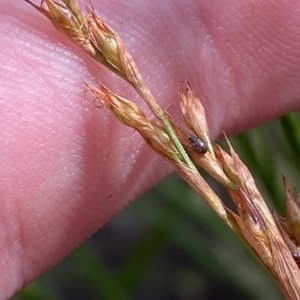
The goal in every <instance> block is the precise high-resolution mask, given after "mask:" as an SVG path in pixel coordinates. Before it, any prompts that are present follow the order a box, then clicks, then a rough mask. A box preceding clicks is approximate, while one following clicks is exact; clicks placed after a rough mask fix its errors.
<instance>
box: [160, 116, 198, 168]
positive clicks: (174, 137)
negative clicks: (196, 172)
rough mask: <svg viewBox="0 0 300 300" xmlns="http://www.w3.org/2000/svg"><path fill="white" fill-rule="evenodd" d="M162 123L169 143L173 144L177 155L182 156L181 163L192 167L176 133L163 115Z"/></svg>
mask: <svg viewBox="0 0 300 300" xmlns="http://www.w3.org/2000/svg"><path fill="white" fill-rule="evenodd" d="M162 122H163V123H164V125H165V128H166V130H167V133H168V135H169V137H170V139H171V141H172V142H173V144H174V146H175V147H176V149H177V151H178V152H179V154H180V155H181V156H182V159H183V161H184V162H185V163H186V164H187V165H188V166H189V167H194V164H193V163H192V161H191V160H190V158H189V156H188V155H187V153H186V152H185V150H184V148H183V146H182V145H181V143H180V141H179V139H178V137H177V135H176V133H175V132H174V129H173V127H172V125H171V123H170V121H169V119H168V117H167V116H166V115H165V114H164V115H163V117H162Z"/></svg>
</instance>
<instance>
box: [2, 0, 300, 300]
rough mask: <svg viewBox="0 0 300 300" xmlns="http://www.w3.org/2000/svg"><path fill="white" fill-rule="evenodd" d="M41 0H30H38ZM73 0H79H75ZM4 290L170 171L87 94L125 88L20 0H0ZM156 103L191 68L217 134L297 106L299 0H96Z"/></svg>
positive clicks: (166, 100) (172, 99)
mask: <svg viewBox="0 0 300 300" xmlns="http://www.w3.org/2000/svg"><path fill="white" fill-rule="evenodd" d="M35 3H36V4H38V3H37V2H35ZM81 3H83V2H81ZM0 4H1V5H0V37H1V47H0V94H1V96H0V102H1V111H0V124H1V134H0V145H1V147H0V169H1V174H0V191H1V193H0V195H1V198H0V201H1V204H0V205H1V206H0V207H1V209H0V265H1V267H0V278H1V280H0V295H1V296H0V299H6V298H8V297H10V296H12V295H13V294H14V293H16V292H17V291H18V290H19V289H20V288H21V287H22V286H23V285H24V284H26V283H28V282H30V281H32V280H33V279H35V278H36V277H38V276H39V275H40V274H41V273H43V272H45V271H46V270H47V269H49V268H50V267H51V266H53V265H55V264H56V263H58V262H59V261H60V260H62V259H63V258H64V257H65V256H66V255H68V254H69V253H70V251H72V250H73V249H74V248H75V247H76V246H77V245H79V244H80V243H81V242H83V241H84V240H85V239H87V238H88V237H89V236H90V235H91V234H92V233H94V232H95V231H97V230H98V229H99V228H101V227H102V226H103V225H104V224H105V223H107V222H108V221H109V220H110V219H111V218H112V217H113V216H114V215H115V214H117V213H118V212H120V211H121V210H122V209H123V208H124V207H125V206H126V205H128V204H129V203H130V202H131V201H132V200H134V199H136V198H137V197H138V196H139V195H141V194H142V193H144V192H145V191H147V190H148V189H149V188H151V187H152V186H153V185H155V184H156V183H158V182H159V181H160V180H161V179H162V178H164V177H165V176H166V175H167V174H169V173H170V172H172V171H173V168H172V166H171V165H169V164H168V163H167V162H165V161H164V160H163V159H162V158H160V157H158V155H157V154H155V153H154V152H152V151H151V149H150V148H149V147H148V146H147V145H146V144H145V143H144V142H143V140H142V139H141V138H140V137H139V135H138V133H137V132H134V131H133V130H132V129H128V128H125V127H124V126H123V125H121V124H120V123H118V122H117V121H116V119H115V118H114V117H113V116H112V114H111V113H110V112H109V111H107V110H106V109H102V110H99V109H98V108H96V107H95V106H94V105H93V97H91V96H89V95H87V97H86V99H84V98H83V93H82V91H83V89H84V86H83V84H82V78H83V79H84V80H86V81H88V82H92V83H94V84H97V81H98V79H100V80H101V82H102V83H105V84H106V85H108V86H109V87H110V88H111V89H113V90H114V91H116V92H118V93H119V94H121V95H122V96H126V97H127V98H129V99H131V100H133V101H135V102H136V103H138V104H140V105H141V106H142V107H143V108H145V105H144V104H143V103H142V101H141V99H139V97H138V96H136V95H135V93H134V91H133V90H132V88H131V87H129V86H128V84H126V83H125V82H123V81H122V80H121V79H119V78H117V77H116V76H112V75H111V73H110V72H109V71H107V70H105V69H104V67H101V66H98V64H97V63H96V62H95V61H93V60H92V59H91V58H90V57H88V56H87V55H86V54H85V53H84V52H83V51H81V50H80V49H79V48H78V47H77V46H76V45H74V44H72V43H71V42H69V41H68V40H67V39H66V38H65V37H64V36H62V35H61V34H60V33H58V32H57V31H56V30H55V29H54V28H53V26H52V25H51V23H50V22H49V21H48V20H47V19H46V18H45V17H44V16H43V15H42V14H40V13H38V12H37V11H35V10H34V9H33V7H31V6H29V5H28V4H27V3H25V2H23V1H15V0H11V1H8V0H0ZM93 5H94V7H95V9H96V10H97V11H98V12H99V15H100V16H101V17H103V18H104V20H106V21H108V23H109V24H110V25H111V26H112V28H114V30H116V32H118V33H119V34H120V36H121V37H122V38H123V40H124V41H125V43H126V44H127V46H128V49H129V50H130V52H131V53H132V55H133V57H134V58H135V60H136V62H137V65H138V67H139V69H140V71H141V72H142V74H143V76H144V77H145V79H146V81H147V82H148V83H149V86H150V89H151V90H152V91H153V93H154V95H155V96H156V97H157V99H158V101H159V102H160V103H161V105H162V106H163V107H164V108H165V109H167V108H168V107H170V106H171V107H170V108H169V110H168V111H169V112H170V113H172V114H173V115H174V116H175V117H176V118H177V117H180V110H179V107H178V100H177V90H178V85H179V86H180V82H181V81H182V80H188V81H189V82H190V84H191V86H192V87H193V89H194V90H195V91H196V92H197V94H198V96H199V97H200V98H201V100H202V102H203V103H204V106H205V108H206V111H207V115H208V121H209V127H210V131H211V136H212V138H213V139H215V138H216V137H218V136H220V134H221V133H222V132H223V131H225V132H226V133H227V134H229V135H230V134H233V133H237V132H240V131H243V130H246V129H248V128H250V127H253V126H255V125H258V124H260V123H263V122H265V121H268V120H270V119H272V118H275V117H278V116H280V115H282V114H285V113H287V112H290V111H292V110H296V109H298V108H299V106H300V97H299V95H300V32H299V31H300V1H292V0H287V1H283V0H278V1H268V0H264V1H255V0H252V1H250V0H227V1H221V0H214V1H209V0H206V1H204V0H198V1H191V0H189V1H180V0H175V1H159V0H151V1H146V0H144V1H141V0H131V1H113V0H111V1H105V0H103V1H102V0H101V1H100V0H98V1H96V0H94V1H93Z"/></svg>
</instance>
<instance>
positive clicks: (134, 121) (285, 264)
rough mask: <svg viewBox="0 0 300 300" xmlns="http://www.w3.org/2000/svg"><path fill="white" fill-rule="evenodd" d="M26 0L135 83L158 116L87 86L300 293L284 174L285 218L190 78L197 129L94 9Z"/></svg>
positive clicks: (295, 199) (294, 209)
mask: <svg viewBox="0 0 300 300" xmlns="http://www.w3.org/2000/svg"><path fill="white" fill-rule="evenodd" d="M25 1H26V2H28V3H30V4H31V5H32V6H33V7H34V8H36V9H37V10H38V11H39V12H41V13H43V14H44V15H45V16H46V17H47V18H48V19H50V21H51V22H52V23H53V24H54V26H55V28H57V29H58V30H59V31H60V32H62V33H63V34H65V35H66V36H67V37H68V38H69V39H70V40H72V41H73V42H75V43H76V44H77V45H79V46H80V47H81V48H82V49H84V50H85V51H86V52H87V53H88V54H89V55H90V56H92V57H93V58H95V59H96V60H97V61H98V62H100V63H102V64H103V65H105V66H106V67H108V68H109V69H110V70H112V71H113V72H114V73H116V74H118V75H119V76H121V77H122V78H123V79H125V80H126V81H128V82H129V83H130V84H131V85H132V86H133V87H134V88H135V89H136V91H137V92H138V93H139V95H140V96H141V97H142V98H143V100H144V101H145V102H146V104H147V105H148V106H149V108H150V109H151V111H152V112H153V114H154V115H155V116H156V117H157V120H156V121H153V120H150V119H149V118H147V117H146V115H145V114H144V113H143V111H142V110H141V109H140V108H139V107H138V106H137V105H136V104H135V103H133V102H131V101H129V100H127V99H125V98H123V97H121V96H119V95H117V94H115V93H113V92H112V91H110V90H109V89H108V88H106V87H104V86H103V85H101V86H100V88H96V87H94V86H92V85H91V84H88V83H85V85H86V91H89V92H91V93H93V94H94V95H95V96H96V98H97V99H98V100H99V101H100V102H101V103H103V105H104V106H106V107H107V108H108V109H110V110H111V111H112V112H113V114H114V115H115V116H116V118H117V119H118V120H119V121H120V122H121V123H123V124H124V125H126V126H130V127H132V128H134V129H135V130H137V131H138V132H139V133H140V135H141V136H142V137H143V138H144V140H145V141H146V142H147V143H148V145H149V146H150V147H151V148H152V149H153V150H154V151H155V152H156V153H158V154H159V155H161V156H162V157H163V158H164V159H166V160H167V161H168V162H170V163H172V164H173V165H174V166H175V168H176V170H177V171H178V173H179V174H180V175H181V176H182V177H183V179H184V180H185V181H186V182H188V183H189V184H190V185H191V186H192V187H193V188H194V189H195V190H196V191H197V192H198V193H199V194H200V195H201V197H202V198H203V199H204V200H205V201H206V202H207V203H208V204H209V205H210V206H211V208H212V209H213V210H214V211H215V212H216V213H217V214H218V216H219V217H220V218H222V219H223V220H224V221H225V222H226V224H227V225H228V226H229V227H230V228H231V229H232V230H233V231H234V232H235V233H236V234H237V235H238V236H239V237H240V238H241V239H242V240H243V241H244V242H245V243H246V245H247V246H248V247H249V248H250V249H251V250H252V251H253V252H254V253H255V255H256V256H257V257H258V258H259V260H260V261H261V262H262V264H263V265H264V266H265V267H266V268H267V269H268V270H269V271H270V273H271V274H272V276H273V277H274V279H275V280H276V282H277V283H278V285H279V286H280V287H281V290H282V292H283V293H284V295H285V296H286V298H287V299H291V300H294V299H300V271H299V267H298V265H300V253H299V252H298V247H299V244H300V200H299V196H294V195H293V194H292V192H291V188H290V187H289V186H288V184H287V182H286V180H285V184H286V193H287V195H286V198H287V210H288V214H287V219H286V220H280V218H279V217H278V216H277V215H276V214H275V213H271V212H270V210H269V208H268V207H267V205H266V203H265V201H264V199H263V197H262V196H261V194H260V192H259V191H258V189H257V187H256V185H255V181H254V179H253V177H252V176H251V174H250V172H249V170H248V168H247V167H246V166H245V165H244V164H243V163H242V161H241V160H240V158H239V156H238V155H237V154H236V153H235V151H234V150H233V149H232V147H231V146H230V154H229V153H227V152H225V151H224V150H223V149H221V148H220V147H219V146H218V145H216V144H213V143H212V142H211V140H210V136H209V130H208V126H207V121H206V114H205V110H204V107H203V106H202V104H201V102H200V100H199V99H198V98H197V97H196V95H195V93H194V92H193V91H192V89H191V87H190V86H189V85H188V84H187V83H186V91H185V92H179V98H180V104H181V109H182V112H183V115H184V119H185V123H186V125H187V127H188V129H189V130H190V131H192V132H193V134H191V133H189V132H188V130H187V129H185V128H182V127H181V126H179V125H178V124H177V123H176V122H175V120H173V118H172V117H171V116H169V115H168V114H167V113H166V112H164V111H163V109H162V108H161V107H160V106H159V104H158V103H157V101H156V99H155V98H154V96H153V95H152V93H151V92H150V90H149V88H148V86H147V84H146V83H145V81H144V80H143V78H142V76H141V73H140V72H139V70H138V68H137V66H136V64H135V62H134V60H133V58H132V56H131V55H130V53H129V51H128V50H127V48H126V46H125V45H124V43H123V41H122V40H121V38H120V37H119V36H118V35H117V34H116V33H115V32H114V31H113V30H112V29H111V28H110V27H109V26H108V25H107V24H106V23H105V22H104V21H103V20H101V19H100V18H99V17H98V16H97V15H96V13H95V12H94V11H93V10H88V14H87V15H86V16H83V14H82V13H81V11H80V8H79V6H78V4H77V2H76V1H75V0H63V3H64V5H61V4H59V3H57V2H55V1H51V0H43V1H42V3H41V6H37V5H35V4H33V3H32V2H30V1H29V0H25ZM192 160H193V161H194V162H195V163H196V164H198V165H199V166H201V167H202V168H203V169H205V170H206V171H207V172H208V173H209V174H210V175H211V176H213V177H214V178H215V179H216V180H217V181H218V182H220V183H221V184H222V185H223V186H224V187H225V188H226V189H227V190H228V192H229V194H230V196H231V198H232V200H233V202H234V203H235V205H236V208H237V213H235V212H233V211H231V210H230V209H229V208H228V207H226V205H225V204H224V203H223V202H222V201H221V199H220V198H219V197H218V196H217V195H216V193H215V192H214V191H213V190H212V189H211V187H210V186H209V185H208V184H207V182H206V181H205V180H204V179H203V177H202V176H201V175H200V173H199V172H198V170H197V168H196V167H195V165H194V164H193V162H192Z"/></svg>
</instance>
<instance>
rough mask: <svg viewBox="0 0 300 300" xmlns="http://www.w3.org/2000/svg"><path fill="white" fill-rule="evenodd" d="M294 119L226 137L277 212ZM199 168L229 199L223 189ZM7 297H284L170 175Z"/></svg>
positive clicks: (294, 172) (295, 161)
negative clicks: (49, 267) (39, 274)
mask: <svg viewBox="0 0 300 300" xmlns="http://www.w3.org/2000/svg"><path fill="white" fill-rule="evenodd" d="M299 125H300V122H299V114H297V113H293V114H290V115H288V116H284V117H282V118H281V119H278V120H276V121H273V122H271V123H269V124H266V125H264V126H262V127H259V128H256V129H253V130H251V131H249V132H247V133H243V134H240V135H238V136H235V137H233V138H231V139H230V141H231V143H232V144H233V146H234V148H235V150H236V151H237V152H238V154H239V155H240V157H241V158H242V160H243V161H244V162H245V163H246V164H247V166H248V167H249V169H250V171H251V172H252V174H253V176H254V178H255V179H256V181H257V184H258V186H259V188H260V190H261V191H262V193H263V195H264V196H265V199H266V200H267V201H268V203H269V205H270V206H271V207H272V208H276V210H277V211H279V212H280V213H281V214H282V215H284V214H285V205H284V189H283V183H282V174H283V173H284V174H285V175H287V176H288V179H289V181H290V183H291V184H292V185H295V186H296V187H297V185H298V182H299V170H300V162H299V153H300V131H299V128H300V126H299ZM220 143H221V145H223V146H225V147H226V144H225V142H224V141H220ZM203 175H204V176H205V178H206V179H207V181H209V183H210V184H211V185H212V186H213V188H214V189H215V190H216V192H217V193H218V194H219V195H220V196H221V197H222V199H224V201H225V202H226V203H228V205H229V206H230V205H231V204H230V199H228V196H227V194H226V192H225V191H224V190H223V189H222V188H220V187H219V185H218V184H217V183H216V182H215V181H213V180H212V179H211V178H209V177H208V176H207V175H206V174H203ZM13 299H14V300H23V299H26V300H30V299H46V300H54V299H55V300H69V299H72V300H76V299H90V300H93V299H105V300H115V299H138V300H140V299H141V300H148V299H149V300H150V299H151V300H152V299H158V300H165V299H168V300H169V299H170V300H171V299H172V300H173V299H174V300H177V299H178V300H181V299H184V300H186V299H188V300H194V299H203V300H210V299H245V300H262V299H273V300H279V299H283V297H282V295H281V293H280V291H279V290H278V288H277V286H276V285H275V283H274V282H273V280H272V279H271V277H270V276H269V274H268V273H267V271H266V270H265V269H264V268H263V267H262V266H261V265H260V264H259V263H258V261H257V260H256V259H255V258H254V257H253V256H252V254H251V253H250V252H249V250H248V249H247V248H246V247H245V246H244V245H243V244H242V243H241V242H240V241H239V240H238V238H237V237H235V235H234V234H233V233H232V232H231V231H230V230H229V229H228V228H227V227H226V225H225V224H224V223H223V222H222V221H221V220H219V219H218V218H217V217H216V215H215V214H214V212H213V211H212V210H211V209H210V208H209V207H208V206H207V205H206V204H205V203H204V201H203V200H202V199H201V198H200V197H199V196H198V195H197V194H196V193H195V192H194V191H193V190H192V189H191V188H190V187H189V186H188V185H187V184H186V183H185V182H184V181H183V180H181V179H180V178H179V177H178V176H177V175H172V176H171V177H169V178H168V179H166V180H165V181H164V182H162V183H161V184H159V185H158V186H157V187H156V188H154V189H152V190H151V191H149V192H148V193H147V194H146V195H144V196H142V197H141V198H140V199H138V200H137V201H136V202H134V203H132V204H131V205H130V206H129V207H127V209H125V210H124V211H123V212H122V213H120V214H119V215H118V216H117V217H115V218H114V219H113V220H112V221H111V222H110V223H109V224H107V225H106V226H105V227H104V228H102V229H101V230H99V231H98V232H97V233H96V234H95V235H93V237H92V238H91V239H89V240H88V241H87V242H86V243H85V244H83V245H82V246H80V247H79V248H78V249H77V250H76V251H74V252H73V254H72V255H70V256H69V257H68V258H66V259H65V260H64V261H63V262H62V263H61V264H60V265H58V266H56V267H55V268H53V269H52V270H51V271H49V272H48V273H46V274H44V275H43V276H42V277H41V278H39V279H38V280H36V281H35V282H33V283H32V284H30V285H29V286H27V287H25V288H24V289H23V290H22V291H21V292H20V293H19V294H18V295H16V296H15V297H14V298H13Z"/></svg>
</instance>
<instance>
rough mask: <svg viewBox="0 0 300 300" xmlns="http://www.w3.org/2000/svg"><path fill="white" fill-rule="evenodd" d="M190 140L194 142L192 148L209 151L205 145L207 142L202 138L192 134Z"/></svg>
mask: <svg viewBox="0 0 300 300" xmlns="http://www.w3.org/2000/svg"><path fill="white" fill-rule="evenodd" d="M189 141H190V143H191V144H192V148H193V149H194V150H195V151H196V152H199V153H203V154H204V153H206V152H207V146H206V145H205V143H204V142H203V141H202V140H200V139H199V138H198V137H196V136H194V135H191V136H190V137H189Z"/></svg>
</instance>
